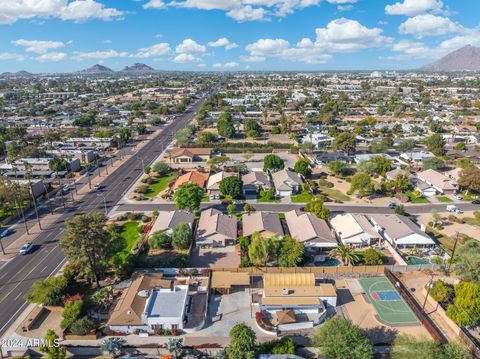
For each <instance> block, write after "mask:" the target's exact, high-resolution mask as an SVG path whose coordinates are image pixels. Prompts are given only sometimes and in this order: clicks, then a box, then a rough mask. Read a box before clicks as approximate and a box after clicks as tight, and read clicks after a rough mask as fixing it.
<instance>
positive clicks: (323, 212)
mask: <svg viewBox="0 0 480 359" xmlns="http://www.w3.org/2000/svg"><path fill="white" fill-rule="evenodd" d="M305 209H306V211H307V212H312V213H313V214H314V215H315V216H317V217H318V218H321V219H323V220H325V221H328V220H329V218H330V210H329V209H328V208H327V207H325V205H324V203H323V201H322V200H321V199H319V198H315V199H314V200H312V201H310V202H308V203H307V206H306V207H305Z"/></svg>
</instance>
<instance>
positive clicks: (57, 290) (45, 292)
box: [25, 275, 68, 305]
mask: <svg viewBox="0 0 480 359" xmlns="http://www.w3.org/2000/svg"><path fill="white" fill-rule="evenodd" d="M67 285H68V281H67V279H66V278H65V276H63V275H62V276H55V277H50V278H46V279H44V280H37V281H36V282H34V283H33V285H32V287H31V288H30V290H29V291H28V293H27V294H26V295H25V300H26V301H27V302H30V303H36V304H42V305H60V304H62V302H63V299H64V298H65V291H66V290H67Z"/></svg>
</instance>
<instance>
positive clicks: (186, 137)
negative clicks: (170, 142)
mask: <svg viewBox="0 0 480 359" xmlns="http://www.w3.org/2000/svg"><path fill="white" fill-rule="evenodd" d="M191 135H192V132H191V131H190V130H189V129H188V128H184V129H182V130H179V131H177V132H176V133H175V136H174V138H175V141H177V144H178V145H180V146H185V145H186V144H188V142H190V136H191Z"/></svg>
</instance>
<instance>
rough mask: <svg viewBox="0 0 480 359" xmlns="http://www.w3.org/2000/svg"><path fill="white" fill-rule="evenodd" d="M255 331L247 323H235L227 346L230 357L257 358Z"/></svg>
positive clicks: (232, 358) (238, 358)
mask: <svg viewBox="0 0 480 359" xmlns="http://www.w3.org/2000/svg"><path fill="white" fill-rule="evenodd" d="M255 341H256V335H255V332H254V331H253V330H252V328H250V327H249V326H248V325H246V324H245V323H239V324H235V325H234V326H233V328H232V329H231V330H230V344H229V345H228V347H227V358H228V359H254V358H255Z"/></svg>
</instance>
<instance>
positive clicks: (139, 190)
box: [134, 185, 148, 194]
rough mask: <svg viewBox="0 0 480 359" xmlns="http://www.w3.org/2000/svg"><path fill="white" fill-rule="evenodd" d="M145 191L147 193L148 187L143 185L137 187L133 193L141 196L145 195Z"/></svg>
mask: <svg viewBox="0 0 480 359" xmlns="http://www.w3.org/2000/svg"><path fill="white" fill-rule="evenodd" d="M147 191H148V186H144V185H142V186H138V187H137V188H135V190H134V192H135V193H141V194H144V193H147Z"/></svg>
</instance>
